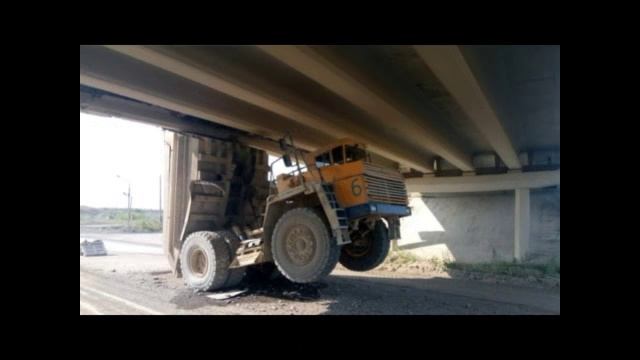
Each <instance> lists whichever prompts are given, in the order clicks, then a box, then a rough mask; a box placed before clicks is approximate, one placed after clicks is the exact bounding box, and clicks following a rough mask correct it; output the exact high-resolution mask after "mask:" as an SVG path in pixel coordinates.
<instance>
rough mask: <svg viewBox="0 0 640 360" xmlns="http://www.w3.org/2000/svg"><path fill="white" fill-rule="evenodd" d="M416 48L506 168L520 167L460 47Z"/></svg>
mask: <svg viewBox="0 0 640 360" xmlns="http://www.w3.org/2000/svg"><path fill="white" fill-rule="evenodd" d="M414 49H415V50H416V52H417V53H418V55H420V57H421V58H422V60H423V61H424V62H425V63H426V65H427V66H428V67H429V68H430V69H431V71H433V73H434V74H435V76H436V77H437V78H438V79H439V80H440V82H441V83H442V85H444V87H445V88H446V89H447V91H449V93H450V94H451V95H452V96H453V97H454V98H455V99H456V102H457V103H458V104H459V105H460V107H461V108H462V109H463V110H464V112H465V113H466V115H467V116H468V117H469V119H471V121H473V123H474V124H475V125H476V127H477V128H478V130H479V131H480V133H481V134H482V135H483V136H484V137H485V138H486V140H487V141H488V142H489V144H490V145H491V147H493V149H494V150H495V152H496V153H497V154H498V156H500V158H501V159H502V161H503V162H504V163H505V164H506V165H507V167H509V168H510V169H519V168H521V164H520V161H519V159H518V154H517V152H516V151H515V149H514V147H513V145H512V143H511V140H510V139H509V137H508V135H507V133H506V131H505V130H504V127H503V126H502V124H501V122H500V120H499V119H498V117H497V115H496V113H495V111H494V110H493V108H492V107H491V105H490V104H489V101H488V100H487V98H486V96H485V95H484V92H483V91H482V88H481V87H480V84H479V83H478V80H477V79H476V77H475V76H474V75H473V72H472V71H471V68H470V67H469V65H468V64H467V62H466V60H465V59H464V57H463V55H462V53H461V52H460V49H459V48H458V47H457V46H453V45H437V46H434V45H428V46H426V45H420V46H414Z"/></svg>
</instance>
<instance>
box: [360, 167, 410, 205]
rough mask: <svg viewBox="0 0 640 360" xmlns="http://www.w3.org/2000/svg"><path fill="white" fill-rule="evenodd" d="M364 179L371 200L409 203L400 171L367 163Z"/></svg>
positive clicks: (401, 203) (398, 203)
mask: <svg viewBox="0 0 640 360" xmlns="http://www.w3.org/2000/svg"><path fill="white" fill-rule="evenodd" d="M364 179H365V181H366V183H367V194H368V195H369V199H370V200H371V201H375V202H381V203H387V204H396V205H407V189H406V187H405V184H404V178H403V177H402V175H401V174H400V173H398V172H395V171H391V170H389V169H385V168H382V167H378V166H375V165H373V164H368V163H365V166H364Z"/></svg>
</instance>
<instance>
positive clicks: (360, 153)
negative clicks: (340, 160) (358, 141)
mask: <svg viewBox="0 0 640 360" xmlns="http://www.w3.org/2000/svg"><path fill="white" fill-rule="evenodd" d="M345 153H346V157H347V159H346V162H351V161H358V160H363V159H366V158H367V152H366V151H365V150H364V149H363V148H360V147H358V145H355V146H353V145H347V146H345Z"/></svg>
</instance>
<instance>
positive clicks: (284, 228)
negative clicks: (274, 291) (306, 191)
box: [271, 208, 340, 283]
mask: <svg viewBox="0 0 640 360" xmlns="http://www.w3.org/2000/svg"><path fill="white" fill-rule="evenodd" d="M271 252H272V255H273V259H274V261H275V263H276V266H277V267H278V270H280V272H281V273H282V275H284V276H285V277H286V278H287V279H289V280H291V281H293V282H296V283H309V282H314V281H318V280H319V279H321V278H323V277H325V276H326V275H329V273H330V272H331V271H332V270H333V269H334V268H335V266H336V264H337V263H338V257H339V255H340V247H339V246H338V244H337V243H336V241H335V239H333V238H332V237H331V236H330V232H329V227H328V225H327V224H326V222H325V221H324V220H323V219H322V218H321V217H320V215H319V214H318V213H317V212H316V211H314V210H313V209H310V208H297V209H292V210H289V211H287V212H286V213H285V214H284V215H282V217H281V218H280V219H279V220H278V222H277V223H276V226H275V228H274V230H273V235H272V237H271Z"/></svg>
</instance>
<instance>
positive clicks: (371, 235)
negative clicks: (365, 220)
mask: <svg viewBox="0 0 640 360" xmlns="http://www.w3.org/2000/svg"><path fill="white" fill-rule="evenodd" d="M390 243H391V242H390V241H389V232H388V231H387V227H386V226H385V225H384V222H382V220H378V221H376V223H375V225H374V227H373V229H371V230H369V231H366V232H360V233H359V236H358V235H356V236H352V237H351V243H350V244H347V245H344V246H343V247H342V251H341V253H340V264H341V265H342V266H344V267H346V268H347V269H349V270H353V271H368V270H371V269H374V268H376V267H377V266H378V265H380V264H382V262H383V261H384V259H385V258H386V257H387V254H388V253H389V245H390Z"/></svg>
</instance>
